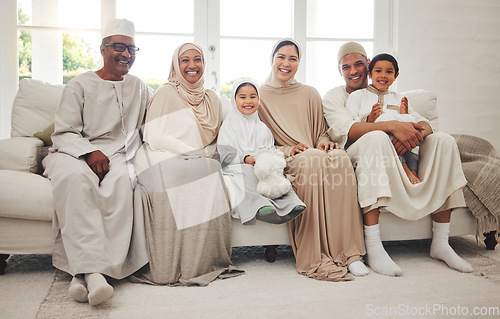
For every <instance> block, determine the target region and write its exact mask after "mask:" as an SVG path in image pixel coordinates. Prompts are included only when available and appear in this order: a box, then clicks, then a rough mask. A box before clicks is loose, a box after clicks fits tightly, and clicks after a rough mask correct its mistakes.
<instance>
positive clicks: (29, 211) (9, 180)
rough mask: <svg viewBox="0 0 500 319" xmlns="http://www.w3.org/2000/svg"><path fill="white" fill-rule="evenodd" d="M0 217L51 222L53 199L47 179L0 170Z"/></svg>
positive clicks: (35, 175)
mask: <svg viewBox="0 0 500 319" xmlns="http://www.w3.org/2000/svg"><path fill="white" fill-rule="evenodd" d="M0 189H1V190H2V191H1V192H0V203H2V205H1V206H0V217H9V218H18V219H32V220H45V221H51V220H52V217H53V216H54V203H53V202H54V197H53V195H52V185H51V184H50V181H49V179H48V178H45V177H43V176H41V175H37V174H31V173H24V172H17V171H11V170H0Z"/></svg>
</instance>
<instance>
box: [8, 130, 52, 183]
mask: <svg viewBox="0 0 500 319" xmlns="http://www.w3.org/2000/svg"><path fill="white" fill-rule="evenodd" d="M43 146H44V144H43V142H42V140H40V139H38V138H36V137H11V138H7V139H4V140H0V150H1V151H0V169H10V170H14V171H20V172H26V173H37V174H40V173H41V170H42V166H41V161H42V156H41V154H40V151H41V149H42V147H43Z"/></svg>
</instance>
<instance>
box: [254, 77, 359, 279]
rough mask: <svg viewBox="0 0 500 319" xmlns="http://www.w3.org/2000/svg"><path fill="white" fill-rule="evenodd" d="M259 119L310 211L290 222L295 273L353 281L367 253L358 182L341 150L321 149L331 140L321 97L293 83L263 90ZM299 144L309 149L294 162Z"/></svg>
mask: <svg viewBox="0 0 500 319" xmlns="http://www.w3.org/2000/svg"><path fill="white" fill-rule="evenodd" d="M260 93H261V106H260V109H259V115H260V118H261V120H262V122H264V123H265V124H266V125H267V126H268V127H269V128H270V129H271V131H272V133H273V135H274V139H275V141H276V145H277V146H278V147H281V149H282V150H283V152H284V154H285V157H287V167H286V168H285V173H286V174H287V176H288V178H289V179H290V181H291V182H292V185H293V187H294V189H295V191H296V193H297V195H298V196H299V198H300V199H301V200H302V201H303V202H304V203H305V204H306V206H307V209H306V210H305V211H304V212H303V213H302V215H300V216H299V217H297V218H296V219H294V220H292V221H291V222H290V223H289V230H290V238H291V242H292V248H293V251H294V253H295V258H296V268H297V271H298V272H299V273H301V274H303V275H306V276H309V277H311V278H315V279H320V280H328V281H345V280H352V279H353V277H352V275H351V274H349V273H348V272H347V266H348V265H349V264H351V263H352V262H354V261H359V260H361V258H362V256H363V255H364V254H365V246H364V241H363V224H362V218H361V212H360V209H359V206H358V199H357V188H356V177H355V175H354V170H353V167H352V165H351V161H350V159H349V157H348V156H347V155H346V153H345V151H343V150H333V151H330V152H328V153H326V152H324V151H322V150H319V149H317V147H318V146H319V144H320V143H321V142H325V141H329V137H328V135H327V127H326V123H325V120H324V118H323V108H322V102H321V97H320V95H319V93H318V92H317V91H316V90H315V89H314V88H313V87H310V86H307V85H303V84H301V83H297V82H294V83H292V84H287V85H285V86H283V87H276V86H274V85H273V84H272V81H268V82H266V84H265V85H263V86H261V87H260ZM298 143H304V144H305V145H307V146H308V147H309V149H308V150H306V151H305V152H303V153H300V154H298V155H296V156H295V158H292V157H290V151H291V149H292V148H293V146H295V145H297V144H298Z"/></svg>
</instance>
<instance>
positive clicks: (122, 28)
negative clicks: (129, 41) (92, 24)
mask: <svg viewBox="0 0 500 319" xmlns="http://www.w3.org/2000/svg"><path fill="white" fill-rule="evenodd" d="M112 35H126V36H128V37H131V38H133V37H135V26H134V23H133V22H132V21H129V20H127V19H113V20H109V21H108V23H107V24H106V28H105V29H104V31H103V33H102V38H103V39H104V38H107V37H110V36H112Z"/></svg>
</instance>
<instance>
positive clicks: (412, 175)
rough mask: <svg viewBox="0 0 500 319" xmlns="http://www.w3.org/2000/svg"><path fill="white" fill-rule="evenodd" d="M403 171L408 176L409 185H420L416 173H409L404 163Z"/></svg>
mask: <svg viewBox="0 0 500 319" xmlns="http://www.w3.org/2000/svg"><path fill="white" fill-rule="evenodd" d="M402 165H403V169H404V171H405V173H406V176H408V179H409V180H410V183H412V184H418V183H421V181H420V179H419V178H418V177H417V172H416V171H410V169H409V168H408V165H406V163H402Z"/></svg>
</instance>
